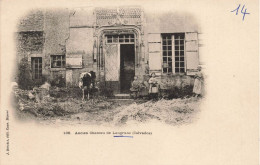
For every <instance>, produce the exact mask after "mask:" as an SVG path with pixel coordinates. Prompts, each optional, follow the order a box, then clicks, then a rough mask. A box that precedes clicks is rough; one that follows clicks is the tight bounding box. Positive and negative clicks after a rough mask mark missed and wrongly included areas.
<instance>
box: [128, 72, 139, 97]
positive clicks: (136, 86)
mask: <svg viewBox="0 0 260 165" xmlns="http://www.w3.org/2000/svg"><path fill="white" fill-rule="evenodd" d="M131 85H132V87H131V88H130V91H131V92H132V93H133V94H134V98H137V97H138V92H139V88H140V82H139V81H138V77H137V76H135V77H134V81H133V82H132V84H131Z"/></svg>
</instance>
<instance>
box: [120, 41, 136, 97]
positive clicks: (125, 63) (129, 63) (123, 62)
mask: <svg viewBox="0 0 260 165" xmlns="http://www.w3.org/2000/svg"><path fill="white" fill-rule="evenodd" d="M134 76H135V46H134V44H120V92H121V93H130V88H131V82H132V81H133V80H134Z"/></svg>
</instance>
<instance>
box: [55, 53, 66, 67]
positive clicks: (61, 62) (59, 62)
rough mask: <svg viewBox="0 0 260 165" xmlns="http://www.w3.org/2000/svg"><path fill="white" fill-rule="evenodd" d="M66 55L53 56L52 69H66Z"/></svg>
mask: <svg viewBox="0 0 260 165" xmlns="http://www.w3.org/2000/svg"><path fill="white" fill-rule="evenodd" d="M65 65H66V63H65V55H51V68H65Z"/></svg>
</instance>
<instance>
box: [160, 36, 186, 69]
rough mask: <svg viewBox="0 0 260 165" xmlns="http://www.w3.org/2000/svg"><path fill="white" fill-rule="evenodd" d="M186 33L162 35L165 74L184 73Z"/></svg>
mask: <svg viewBox="0 0 260 165" xmlns="http://www.w3.org/2000/svg"><path fill="white" fill-rule="evenodd" d="M184 36H185V35H184V33H176V34H162V40H163V41H162V50H163V52H162V55H163V73H184V72H185V59H184V57H185V56H184Z"/></svg>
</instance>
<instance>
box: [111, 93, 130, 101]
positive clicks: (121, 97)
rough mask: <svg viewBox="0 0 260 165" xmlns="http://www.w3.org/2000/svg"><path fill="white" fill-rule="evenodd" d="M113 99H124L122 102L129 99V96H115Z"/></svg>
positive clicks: (121, 94)
mask: <svg viewBox="0 0 260 165" xmlns="http://www.w3.org/2000/svg"><path fill="white" fill-rule="evenodd" d="M113 99H124V100H128V99H131V97H130V94H123V93H120V94H115V96H114V97H113Z"/></svg>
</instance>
